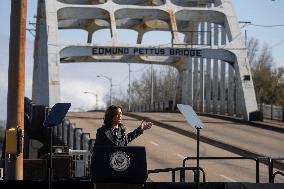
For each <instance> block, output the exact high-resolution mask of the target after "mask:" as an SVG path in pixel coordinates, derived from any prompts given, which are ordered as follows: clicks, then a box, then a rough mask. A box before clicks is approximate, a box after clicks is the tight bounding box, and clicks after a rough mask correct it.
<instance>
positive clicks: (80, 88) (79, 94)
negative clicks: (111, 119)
mask: <svg viewBox="0 0 284 189" xmlns="http://www.w3.org/2000/svg"><path fill="white" fill-rule="evenodd" d="M94 86H95V87H94ZM60 88H61V96H62V97H61V102H71V109H70V110H71V111H82V110H85V111H86V110H93V109H94V107H95V106H96V96H95V94H97V96H98V105H97V106H98V108H99V109H102V108H105V106H106V103H105V102H104V99H103V97H104V96H105V94H106V93H107V91H106V90H105V88H104V87H102V86H101V85H99V84H96V83H94V82H93V81H90V80H80V79H74V78H73V79H68V78H63V79H62V80H61V87H60ZM84 92H89V93H88V94H85V93H84Z"/></svg>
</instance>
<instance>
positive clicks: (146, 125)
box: [139, 120, 153, 131]
mask: <svg viewBox="0 0 284 189" xmlns="http://www.w3.org/2000/svg"><path fill="white" fill-rule="evenodd" d="M152 125H153V123H152V122H147V121H144V120H142V122H141V124H140V126H139V127H140V128H141V129H142V130H143V131H145V130H147V129H151V127H152Z"/></svg>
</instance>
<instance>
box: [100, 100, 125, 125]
mask: <svg viewBox="0 0 284 189" xmlns="http://www.w3.org/2000/svg"><path fill="white" fill-rule="evenodd" d="M119 108H120V109H121V111H122V107H121V106H116V105H111V106H109V107H108V108H107V109H106V111H105V116H104V127H109V128H111V126H112V122H113V118H114V116H115V115H116V112H117V110H118V109H119Z"/></svg>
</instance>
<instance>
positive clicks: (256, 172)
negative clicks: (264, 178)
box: [182, 157, 259, 183]
mask: <svg viewBox="0 0 284 189" xmlns="http://www.w3.org/2000/svg"><path fill="white" fill-rule="evenodd" d="M196 159H197V157H186V158H184V159H183V161H182V166H183V167H185V163H186V161H187V160H196ZM226 159H227V160H252V161H255V182H256V183H259V158H254V157H199V160H226Z"/></svg>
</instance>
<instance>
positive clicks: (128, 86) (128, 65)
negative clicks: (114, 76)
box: [127, 63, 131, 111]
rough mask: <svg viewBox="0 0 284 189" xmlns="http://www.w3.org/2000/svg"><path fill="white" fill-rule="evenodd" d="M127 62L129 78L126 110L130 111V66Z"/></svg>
mask: <svg viewBox="0 0 284 189" xmlns="http://www.w3.org/2000/svg"><path fill="white" fill-rule="evenodd" d="M127 64H128V67H129V75H128V76H129V78H128V81H129V83H128V111H130V108H131V104H130V103H131V102H130V101H131V83H130V74H131V68H130V63H127Z"/></svg>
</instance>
